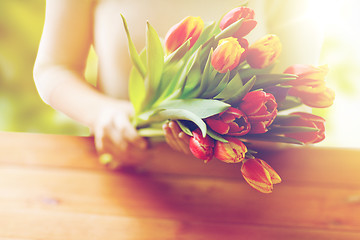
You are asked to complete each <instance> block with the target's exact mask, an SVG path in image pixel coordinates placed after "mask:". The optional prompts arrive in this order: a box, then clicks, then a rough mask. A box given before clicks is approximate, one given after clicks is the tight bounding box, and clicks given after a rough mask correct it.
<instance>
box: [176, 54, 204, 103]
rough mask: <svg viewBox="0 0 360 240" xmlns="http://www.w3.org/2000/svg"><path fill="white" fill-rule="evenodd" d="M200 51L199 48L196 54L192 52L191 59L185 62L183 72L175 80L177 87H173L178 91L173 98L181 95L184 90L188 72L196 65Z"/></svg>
mask: <svg viewBox="0 0 360 240" xmlns="http://www.w3.org/2000/svg"><path fill="white" fill-rule="evenodd" d="M200 51H201V48H199V49H198V50H197V51H196V52H194V53H193V54H192V55H191V57H190V58H189V60H188V61H187V62H186V64H185V66H184V68H183V70H182V71H181V74H180V77H179V79H178V80H177V85H176V87H175V89H179V91H178V93H177V95H178V96H175V97H179V96H181V95H182V93H183V91H184V89H185V85H186V80H187V77H188V75H189V72H190V71H191V69H192V68H193V67H194V66H196V65H197V61H198V59H199V53H200Z"/></svg>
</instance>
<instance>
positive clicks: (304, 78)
mask: <svg viewBox="0 0 360 240" xmlns="http://www.w3.org/2000/svg"><path fill="white" fill-rule="evenodd" d="M328 72H329V68H328V67H327V65H323V66H319V67H315V66H311V65H306V64H294V65H292V66H290V67H288V68H287V69H286V70H285V71H284V73H288V74H294V75H297V77H296V79H295V80H292V81H289V82H286V85H291V86H301V85H307V84H309V83H316V82H324V81H325V77H326V75H327V73H328Z"/></svg>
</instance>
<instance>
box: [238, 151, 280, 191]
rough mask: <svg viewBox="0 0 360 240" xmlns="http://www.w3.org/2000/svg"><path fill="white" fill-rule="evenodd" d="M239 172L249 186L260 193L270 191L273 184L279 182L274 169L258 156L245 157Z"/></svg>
mask: <svg viewBox="0 0 360 240" xmlns="http://www.w3.org/2000/svg"><path fill="white" fill-rule="evenodd" d="M241 173H242V175H243V177H244V178H245V180H246V182H247V183H249V184H250V186H252V187H253V188H255V189H256V190H258V191H260V192H262V193H271V192H272V190H273V184H277V183H280V182H281V178H280V176H279V175H278V174H277V173H276V172H275V170H274V169H273V168H272V167H270V166H269V165H268V164H267V163H266V162H265V161H263V160H261V159H258V158H250V159H247V160H246V161H245V162H244V163H243V165H242V166H241Z"/></svg>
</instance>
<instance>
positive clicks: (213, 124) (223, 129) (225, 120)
mask: <svg viewBox="0 0 360 240" xmlns="http://www.w3.org/2000/svg"><path fill="white" fill-rule="evenodd" d="M205 122H206V123H207V124H208V126H209V127H210V128H211V129H212V130H213V131H215V132H217V133H219V134H222V135H225V134H226V135H231V136H242V135H245V134H247V133H248V132H249V131H250V123H249V121H248V119H247V117H246V115H245V114H244V113H243V112H242V111H240V110H239V109H237V108H233V107H230V108H228V109H227V110H225V111H224V112H222V113H219V114H216V115H215V116H211V117H208V118H206V119H205Z"/></svg>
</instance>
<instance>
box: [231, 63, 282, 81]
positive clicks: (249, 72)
mask: <svg viewBox="0 0 360 240" xmlns="http://www.w3.org/2000/svg"><path fill="white" fill-rule="evenodd" d="M274 67H275V64H271V65H270V66H268V67H266V68H261V69H257V68H251V67H250V65H249V64H248V63H246V61H245V62H243V63H242V64H240V65H239V66H238V67H237V68H236V70H237V71H238V72H239V74H240V77H241V79H243V80H244V81H248V80H249V79H250V78H252V77H253V76H254V75H259V74H270V73H271V71H272V70H273V68H274Z"/></svg>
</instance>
